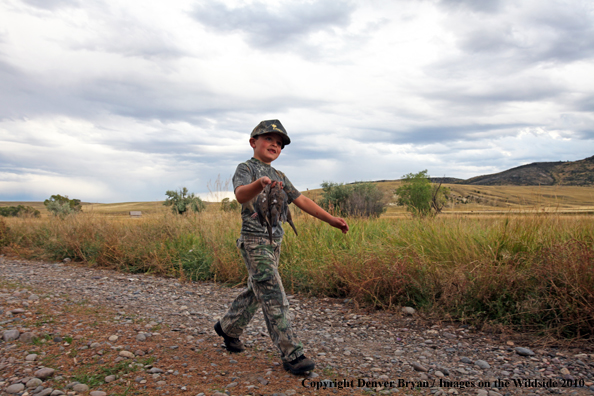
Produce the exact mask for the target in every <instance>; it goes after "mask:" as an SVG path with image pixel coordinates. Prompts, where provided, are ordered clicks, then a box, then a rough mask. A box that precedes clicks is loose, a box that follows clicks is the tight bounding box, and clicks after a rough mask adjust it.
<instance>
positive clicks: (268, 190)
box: [253, 183, 299, 243]
mask: <svg viewBox="0 0 594 396" xmlns="http://www.w3.org/2000/svg"><path fill="white" fill-rule="evenodd" d="M273 184H274V186H273ZM287 201H288V196H287V193H286V192H285V190H283V189H282V187H281V184H280V183H271V184H269V185H267V186H266V187H264V190H262V192H261V193H260V194H258V196H257V197H256V201H255V203H254V210H255V213H254V215H253V216H254V217H257V218H258V220H259V221H260V224H261V225H262V226H265V227H266V229H267V230H268V236H269V237H270V243H272V228H273V227H275V226H277V225H278V222H279V221H280V222H282V223H284V222H289V224H290V225H291V228H293V231H295V235H299V234H298V233H297V229H296V228H295V224H293V218H292V217H291V211H290V210H289V204H288V203H287Z"/></svg>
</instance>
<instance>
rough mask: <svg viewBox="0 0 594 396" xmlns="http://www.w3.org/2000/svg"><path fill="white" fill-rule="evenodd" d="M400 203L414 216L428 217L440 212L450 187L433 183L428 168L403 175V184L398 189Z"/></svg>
mask: <svg viewBox="0 0 594 396" xmlns="http://www.w3.org/2000/svg"><path fill="white" fill-rule="evenodd" d="M396 194H397V195H398V204H400V205H404V206H406V210H407V211H409V212H411V213H412V215H413V216H414V217H427V216H431V217H432V216H435V215H437V214H439V213H440V212H441V211H442V209H443V207H444V205H445V203H446V202H447V195H448V194H449V189H448V188H446V187H442V185H441V183H439V185H436V184H433V183H431V180H429V176H428V175H427V170H423V171H421V172H418V173H409V174H407V175H404V176H402V185H401V186H400V187H398V188H397V189H396Z"/></svg>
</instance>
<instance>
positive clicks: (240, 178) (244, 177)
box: [233, 163, 253, 191]
mask: <svg viewBox="0 0 594 396" xmlns="http://www.w3.org/2000/svg"><path fill="white" fill-rule="evenodd" d="M252 179H253V176H252V172H251V170H250V167H249V166H248V165H247V164H246V163H241V164H239V165H237V169H236V170H235V174H234V175H233V191H235V190H236V189H237V187H240V186H245V185H248V184H250V183H251V182H252V181H253V180H252Z"/></svg>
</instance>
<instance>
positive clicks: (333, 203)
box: [319, 182, 386, 217]
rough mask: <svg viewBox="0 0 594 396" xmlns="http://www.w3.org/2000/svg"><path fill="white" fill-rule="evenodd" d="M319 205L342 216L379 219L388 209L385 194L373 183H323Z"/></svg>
mask: <svg viewBox="0 0 594 396" xmlns="http://www.w3.org/2000/svg"><path fill="white" fill-rule="evenodd" d="M322 189H323V192H322V199H321V200H320V202H319V205H320V206H321V207H322V208H324V209H326V210H328V211H331V212H334V213H336V214H338V215H340V216H363V217H379V216H380V215H381V214H382V213H383V212H384V211H385V210H386V209H385V207H386V202H385V201H384V193H383V192H382V191H381V190H380V189H378V188H377V186H376V185H375V184H373V183H356V184H350V185H345V184H342V183H340V184H338V183H332V182H324V183H322Z"/></svg>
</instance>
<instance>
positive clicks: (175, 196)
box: [163, 187, 206, 214]
mask: <svg viewBox="0 0 594 396" xmlns="http://www.w3.org/2000/svg"><path fill="white" fill-rule="evenodd" d="M165 195H167V199H165V202H164V203H163V205H165V206H171V209H172V210H173V213H176V214H184V213H186V212H187V211H188V210H192V211H194V212H195V213H198V212H201V211H203V210H204V209H205V208H206V205H205V204H204V202H203V201H202V200H201V199H200V197H197V196H195V195H194V193H189V194H188V189H187V188H186V187H183V188H182V189H181V190H179V191H172V190H169V191H167V192H166V193H165Z"/></svg>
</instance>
